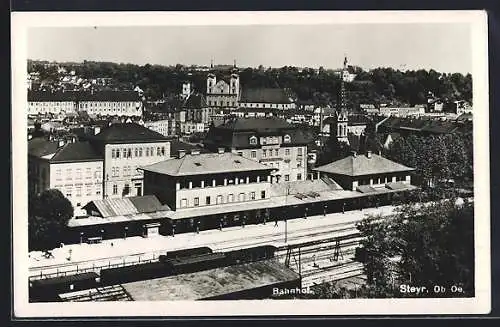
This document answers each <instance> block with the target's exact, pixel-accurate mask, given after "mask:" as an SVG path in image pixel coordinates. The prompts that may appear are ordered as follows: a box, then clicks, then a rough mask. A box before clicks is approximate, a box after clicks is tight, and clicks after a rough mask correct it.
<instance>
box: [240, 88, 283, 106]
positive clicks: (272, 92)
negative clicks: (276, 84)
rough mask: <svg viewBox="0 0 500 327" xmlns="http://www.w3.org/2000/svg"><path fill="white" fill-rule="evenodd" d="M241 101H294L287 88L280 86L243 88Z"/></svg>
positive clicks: (278, 102) (279, 102)
mask: <svg viewBox="0 0 500 327" xmlns="http://www.w3.org/2000/svg"><path fill="white" fill-rule="evenodd" d="M240 102H249V103H277V104H283V103H292V101H291V100H290V98H289V97H288V96H287V95H286V93H285V90H283V89H280V88H259V89H243V91H242V92H241V99H240Z"/></svg>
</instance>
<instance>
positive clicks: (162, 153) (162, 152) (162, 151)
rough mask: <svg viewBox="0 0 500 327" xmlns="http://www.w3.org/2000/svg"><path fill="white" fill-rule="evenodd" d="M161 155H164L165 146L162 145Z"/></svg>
mask: <svg viewBox="0 0 500 327" xmlns="http://www.w3.org/2000/svg"><path fill="white" fill-rule="evenodd" d="M161 155H162V156H165V147H164V146H162V147H161Z"/></svg>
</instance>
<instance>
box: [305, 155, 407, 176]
mask: <svg viewBox="0 0 500 327" xmlns="http://www.w3.org/2000/svg"><path fill="white" fill-rule="evenodd" d="M314 170H316V171H320V172H325V173H330V174H337V175H347V176H363V175H373V174H384V173H395V172H407V171H411V170H414V168H410V167H406V166H404V165H401V164H399V163H397V162H394V161H392V160H389V159H386V158H383V157H382V156H379V155H377V154H371V158H368V156H366V155H356V156H354V155H351V156H349V157H346V158H344V159H340V160H337V161H334V162H332V163H329V164H326V165H324V166H321V167H317V168H315V169H314Z"/></svg>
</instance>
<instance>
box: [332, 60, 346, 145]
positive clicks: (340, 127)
mask: <svg viewBox="0 0 500 327" xmlns="http://www.w3.org/2000/svg"><path fill="white" fill-rule="evenodd" d="M345 72H347V57H345V58H344V68H343V70H342V75H341V78H340V91H339V97H338V101H337V111H336V114H335V117H336V123H337V126H336V131H335V135H336V136H337V139H338V140H339V141H342V142H349V141H348V139H347V125H348V123H349V119H348V112H347V104H346V95H345V82H344V78H343V75H344V74H345Z"/></svg>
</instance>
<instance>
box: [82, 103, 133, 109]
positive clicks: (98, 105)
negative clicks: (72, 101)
mask: <svg viewBox="0 0 500 327" xmlns="http://www.w3.org/2000/svg"><path fill="white" fill-rule="evenodd" d="M130 106H135V102H88V103H80V108H101V107H105V108H111V107H113V108H125V107H130Z"/></svg>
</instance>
